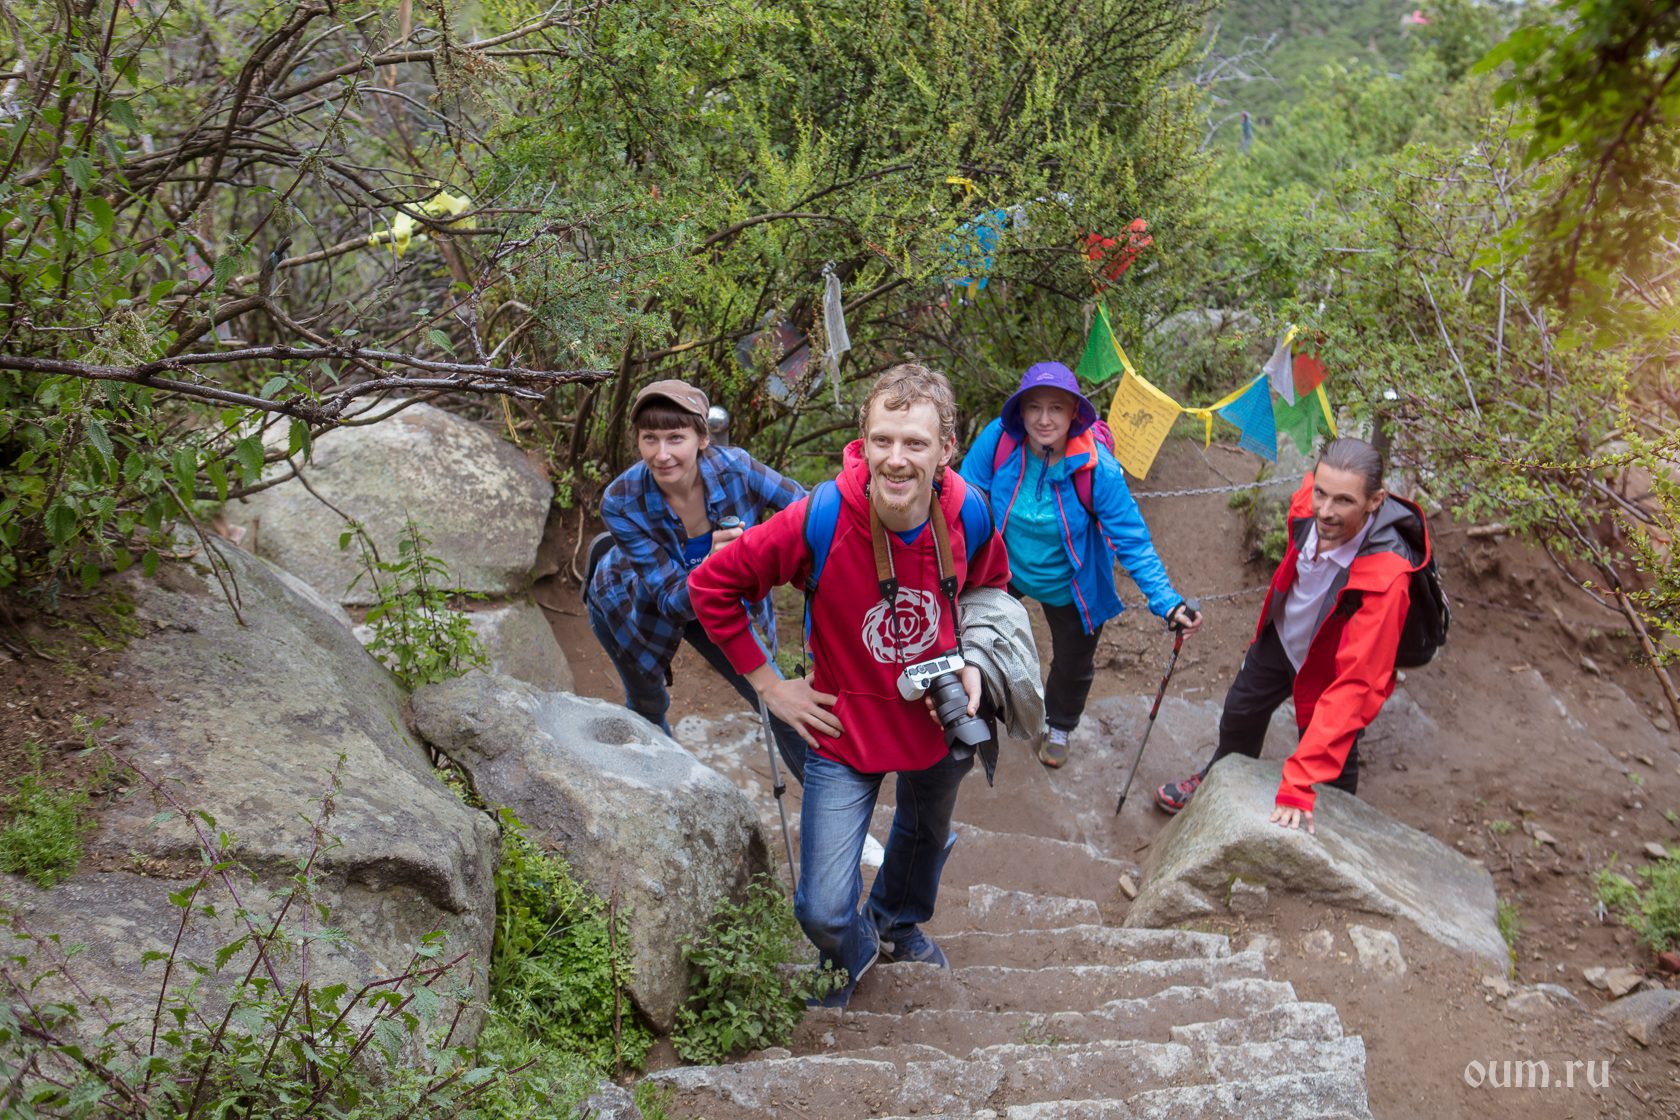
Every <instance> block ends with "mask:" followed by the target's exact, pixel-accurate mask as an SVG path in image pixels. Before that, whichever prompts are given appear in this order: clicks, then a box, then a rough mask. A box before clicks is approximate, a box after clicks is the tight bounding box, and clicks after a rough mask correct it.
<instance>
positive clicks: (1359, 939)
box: [1348, 926, 1544, 998]
mask: <svg viewBox="0 0 1680 1120" xmlns="http://www.w3.org/2000/svg"><path fill="white" fill-rule="evenodd" d="M1348 940H1350V941H1352V942H1353V948H1354V951H1355V952H1356V953H1358V954H1359V967H1360V968H1361V969H1362V970H1364V971H1365V972H1374V973H1376V974H1377V976H1378V977H1379V978H1380V979H1383V980H1399V979H1401V978H1402V977H1404V976H1405V975H1406V958H1405V957H1403V956H1401V955H1400V939H1399V938H1398V937H1396V936H1394V934H1393V933H1392V932H1390V931H1389V930H1386V929H1371V928H1370V927H1369V926H1349V927H1348ZM1542 998H1544V997H1542Z"/></svg>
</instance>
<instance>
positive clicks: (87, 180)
mask: <svg viewBox="0 0 1680 1120" xmlns="http://www.w3.org/2000/svg"><path fill="white" fill-rule="evenodd" d="M64 173H65V174H66V175H68V176H70V181H71V182H72V183H75V184H76V186H77V187H78V188H79V189H81V190H82V191H83V192H86V191H87V189H88V188H89V187H91V186H93V161H92V160H91V159H89V158H87V157H86V156H71V157H70V158H69V159H67V160H65V161H64Z"/></svg>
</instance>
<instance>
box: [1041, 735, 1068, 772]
mask: <svg viewBox="0 0 1680 1120" xmlns="http://www.w3.org/2000/svg"><path fill="white" fill-rule="evenodd" d="M1067 740H1068V733H1067V732H1066V731H1063V730H1062V729H1061V728H1059V727H1052V728H1051V729H1050V730H1048V731H1046V732H1045V733H1044V734H1042V735H1040V736H1039V737H1038V760H1039V761H1040V762H1042V763H1044V765H1046V766H1048V767H1050V768H1051V769H1052V770H1054V769H1056V768H1057V767H1058V766H1060V765H1061V764H1062V763H1064V762H1066V761H1067V759H1068V741H1067Z"/></svg>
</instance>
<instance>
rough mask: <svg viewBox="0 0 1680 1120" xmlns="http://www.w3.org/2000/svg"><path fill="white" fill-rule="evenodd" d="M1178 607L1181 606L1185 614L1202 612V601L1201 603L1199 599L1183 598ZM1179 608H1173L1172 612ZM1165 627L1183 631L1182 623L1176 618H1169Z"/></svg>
mask: <svg viewBox="0 0 1680 1120" xmlns="http://www.w3.org/2000/svg"><path fill="white" fill-rule="evenodd" d="M1179 608H1182V609H1183V610H1184V612H1185V613H1186V614H1201V613H1202V603H1201V600H1199V599H1186V600H1184V602H1182V603H1180V604H1179ZM1179 608H1174V613H1175V614H1176V613H1177V611H1178V609H1179ZM1167 629H1169V630H1175V631H1177V632H1179V633H1183V632H1184V623H1182V622H1179V621H1177V620H1176V619H1174V620H1169V621H1168V622H1167Z"/></svg>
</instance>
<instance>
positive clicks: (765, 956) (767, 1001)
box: [671, 875, 846, 1062]
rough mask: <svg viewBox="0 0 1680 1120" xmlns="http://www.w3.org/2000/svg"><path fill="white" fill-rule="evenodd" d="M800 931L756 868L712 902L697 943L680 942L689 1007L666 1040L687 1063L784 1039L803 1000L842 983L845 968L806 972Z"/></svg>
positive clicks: (776, 888) (773, 885)
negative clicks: (740, 895) (733, 894)
mask: <svg viewBox="0 0 1680 1120" xmlns="http://www.w3.org/2000/svg"><path fill="white" fill-rule="evenodd" d="M804 941H805V935H804V933H803V932H802V931H801V930H800V928H799V923H798V921H796V920H795V919H794V916H793V903H792V902H790V901H789V900H788V897H787V896H786V895H785V894H783V893H782V890H781V885H780V884H779V883H778V882H776V880H775V879H773V878H771V877H770V876H768V875H760V876H758V877H757V878H755V879H754V880H753V881H752V882H751V883H750V884H748V886H747V896H746V899H745V900H744V901H743V902H742V903H741V904H740V905H738V906H737V905H736V904H735V903H733V902H731V901H730V900H729V899H727V898H726V899H724V900H723V901H722V902H720V903H719V904H718V908H717V910H716V911H715V912H714V913H713V915H712V924H711V927H710V928H709V929H708V930H707V932H706V935H705V936H704V937H703V938H701V939H700V941H699V942H698V943H695V944H688V945H684V946H683V957H684V959H686V960H687V961H688V963H689V967H690V969H691V974H690V982H689V991H690V995H689V1001H688V1006H687V1007H685V1008H683V1009H682V1010H681V1011H680V1012H678V1013H677V1029H676V1033H675V1034H673V1035H672V1036H671V1042H672V1044H673V1045H674V1046H675V1047H676V1050H677V1055H678V1057H680V1058H682V1059H683V1060H684V1061H686V1062H721V1061H722V1060H723V1059H724V1058H725V1057H726V1056H728V1055H729V1054H730V1053H732V1052H734V1051H737V1050H762V1049H764V1048H765V1047H767V1046H781V1045H784V1044H785V1043H786V1042H787V1041H788V1040H789V1039H790V1038H792V1037H793V1029H794V1027H796V1026H798V1025H799V1022H800V1020H801V1019H803V1018H804V1017H805V1001H806V1000H807V999H811V998H820V997H821V996H822V995H824V994H825V993H827V992H830V991H833V990H834V989H836V988H838V987H840V986H841V985H842V984H844V983H845V975H846V974H845V972H844V970H841V971H838V972H827V971H825V972H807V971H804V970H800V969H796V968H793V967H791V966H793V965H796V964H798V963H799V962H800V960H801V955H802V951H803V945H804Z"/></svg>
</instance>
